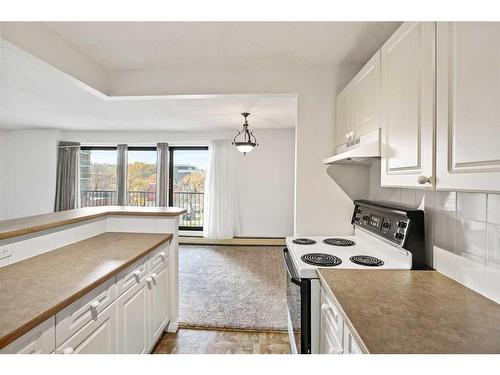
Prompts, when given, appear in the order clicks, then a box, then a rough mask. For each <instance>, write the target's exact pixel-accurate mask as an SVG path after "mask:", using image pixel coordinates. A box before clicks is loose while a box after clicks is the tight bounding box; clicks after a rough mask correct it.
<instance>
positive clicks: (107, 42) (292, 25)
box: [46, 22, 400, 70]
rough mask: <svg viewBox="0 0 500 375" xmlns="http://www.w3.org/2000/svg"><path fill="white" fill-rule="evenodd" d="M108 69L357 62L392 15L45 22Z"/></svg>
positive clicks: (383, 35)
mask: <svg viewBox="0 0 500 375" xmlns="http://www.w3.org/2000/svg"><path fill="white" fill-rule="evenodd" d="M46 25H48V26H49V27H50V28H51V29H52V30H54V31H55V32H56V33H58V34H59V35H60V36H61V37H62V38H64V39H65V40H66V41H68V42H69V43H70V44H72V45H73V46H74V47H75V48H77V49H79V50H80V51H82V52H83V53H84V54H85V55H87V56H88V57H89V58H91V59H92V60H94V61H95V62H96V63H98V64H99V65H101V66H102V67H103V68H104V69H107V70H135V69H168V68H181V67H182V68H245V67H298V66H301V67H304V66H334V65H340V64H364V63H365V62H366V61H367V60H368V59H369V58H370V57H371V56H372V55H373V54H374V53H375V51H376V50H377V49H378V48H379V47H380V46H381V44H382V43H383V42H384V41H385V40H387V39H388V38H389V36H390V35H391V34H392V33H393V32H394V31H395V30H396V28H397V27H398V26H399V25H400V23H399V22H48V23H46Z"/></svg>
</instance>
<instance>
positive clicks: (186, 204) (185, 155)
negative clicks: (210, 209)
mask: <svg viewBox="0 0 500 375" xmlns="http://www.w3.org/2000/svg"><path fill="white" fill-rule="evenodd" d="M169 150H170V172H169V179H170V181H169V183H170V188H169V194H170V196H169V202H170V206H176V207H182V208H185V209H186V210H187V213H186V214H185V215H184V216H183V217H182V218H181V220H180V226H179V229H181V230H203V199H204V192H205V176H206V171H207V166H208V147H170V149H169Z"/></svg>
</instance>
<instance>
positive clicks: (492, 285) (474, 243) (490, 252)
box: [369, 163, 500, 303]
mask: <svg viewBox="0 0 500 375" xmlns="http://www.w3.org/2000/svg"><path fill="white" fill-rule="evenodd" d="M369 181H370V189H369V199H375V200H386V201H392V202H395V203H405V204H410V205H413V206H414V207H418V208H419V209H422V210H424V213H425V232H426V238H425V243H426V249H425V253H426V261H427V264H428V265H429V266H432V267H434V268H435V269H436V270H438V271H439V272H441V273H442V274H444V275H446V276H448V277H450V278H452V279H454V280H456V281H458V282H460V283H462V284H463V285H465V286H466V287H468V288H471V289H473V290H475V291H477V292H479V293H481V294H483V295H485V296H487V297H488V298H490V299H492V300H494V301H496V302H497V303H500V194H485V193H478V192H468V193H465V192H454V191H430V190H419V189H397V188H382V187H380V183H379V182H380V165H377V164H376V163H374V164H373V165H372V167H371V168H370V178H369ZM412 202H413V203H412Z"/></svg>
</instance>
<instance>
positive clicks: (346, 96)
mask: <svg viewBox="0 0 500 375" xmlns="http://www.w3.org/2000/svg"><path fill="white" fill-rule="evenodd" d="M353 102H354V98H353V90H352V85H347V86H346V87H345V88H344V89H343V90H342V91H341V92H340V94H339V95H338V96H337V98H336V100H335V108H336V110H335V125H336V145H337V146H341V145H344V144H345V143H346V142H347V141H348V140H349V136H350V134H351V133H352V135H354V133H353V132H354V114H353V110H354V108H353Z"/></svg>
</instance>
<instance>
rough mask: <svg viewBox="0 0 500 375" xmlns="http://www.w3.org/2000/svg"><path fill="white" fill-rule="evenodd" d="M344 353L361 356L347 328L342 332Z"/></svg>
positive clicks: (360, 351)
mask: <svg viewBox="0 0 500 375" xmlns="http://www.w3.org/2000/svg"><path fill="white" fill-rule="evenodd" d="M344 332H345V334H344V353H345V354H363V351H362V350H361V349H360V347H359V345H358V344H357V342H356V340H355V339H354V337H353V335H352V333H351V331H349V329H348V328H347V327H345V330H344Z"/></svg>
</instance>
